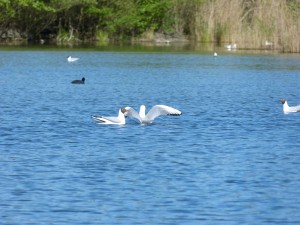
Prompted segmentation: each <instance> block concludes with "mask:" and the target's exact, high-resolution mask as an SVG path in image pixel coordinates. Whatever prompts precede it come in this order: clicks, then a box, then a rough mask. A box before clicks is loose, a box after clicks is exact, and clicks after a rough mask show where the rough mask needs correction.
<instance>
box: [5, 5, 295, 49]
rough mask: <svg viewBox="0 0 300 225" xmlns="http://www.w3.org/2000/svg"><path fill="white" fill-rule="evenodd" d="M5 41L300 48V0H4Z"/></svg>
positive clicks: (14, 42) (60, 43)
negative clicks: (209, 44) (206, 44)
mask: <svg viewBox="0 0 300 225" xmlns="http://www.w3.org/2000/svg"><path fill="white" fill-rule="evenodd" d="M0 12H1V13H0V44H1V45H17V44H24V43H41V44H43V43H47V44H56V45H70V44H72V45H73V44H74V45H80V44H85V43H93V44H96V45H100V46H105V45H108V44H111V43H121V42H130V43H141V42H143V43H156V44H160V43H161V44H169V43H177V42H180V43H194V44H196V45H199V44H201V43H213V44H214V45H215V46H218V47H222V46H225V47H226V48H234V47H235V44H236V46H237V48H239V49H272V50H277V51H279V52H282V53H299V52H300V20H299V18H300V0H114V1H111V0H64V1H61V0H0Z"/></svg>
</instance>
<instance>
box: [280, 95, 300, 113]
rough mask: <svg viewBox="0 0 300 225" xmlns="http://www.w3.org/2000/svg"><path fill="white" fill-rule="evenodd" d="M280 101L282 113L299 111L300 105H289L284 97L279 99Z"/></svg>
mask: <svg viewBox="0 0 300 225" xmlns="http://www.w3.org/2000/svg"><path fill="white" fill-rule="evenodd" d="M279 101H280V102H281V103H282V108H283V112H284V113H293V112H300V105H297V106H289V105H288V103H287V100H286V99H285V98H283V99H280V100H279Z"/></svg>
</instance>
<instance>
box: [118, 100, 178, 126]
mask: <svg viewBox="0 0 300 225" xmlns="http://www.w3.org/2000/svg"><path fill="white" fill-rule="evenodd" d="M125 110H126V111H125V112H124V115H125V116H128V117H131V118H134V119H136V120H137V121H139V122H140V123H142V124H149V123H152V122H153V120H154V119H155V118H156V117H158V116H180V115H181V114H182V113H181V112H180V111H179V110H178V109H175V108H172V107H170V106H166V105H155V106H153V107H152V108H151V109H150V110H149V112H148V113H147V114H146V106H144V105H141V107H140V112H139V113H138V112H137V111H135V110H134V109H133V108H131V107H129V106H127V107H125Z"/></svg>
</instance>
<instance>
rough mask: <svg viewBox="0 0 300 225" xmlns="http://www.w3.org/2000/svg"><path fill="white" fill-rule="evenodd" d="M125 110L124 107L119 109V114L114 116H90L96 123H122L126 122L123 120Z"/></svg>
mask: <svg viewBox="0 0 300 225" xmlns="http://www.w3.org/2000/svg"><path fill="white" fill-rule="evenodd" d="M126 111H127V110H126V109H124V108H121V109H119V114H118V116H116V117H113V116H92V119H94V120H95V121H96V122H97V123H101V124H115V125H124V124H125V123H126V121H125V115H124V113H125V112H126Z"/></svg>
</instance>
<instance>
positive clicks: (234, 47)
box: [224, 44, 237, 50]
mask: <svg viewBox="0 0 300 225" xmlns="http://www.w3.org/2000/svg"><path fill="white" fill-rule="evenodd" d="M224 47H225V48H226V49H227V50H231V49H237V45H236V44H229V45H225V46H224Z"/></svg>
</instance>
